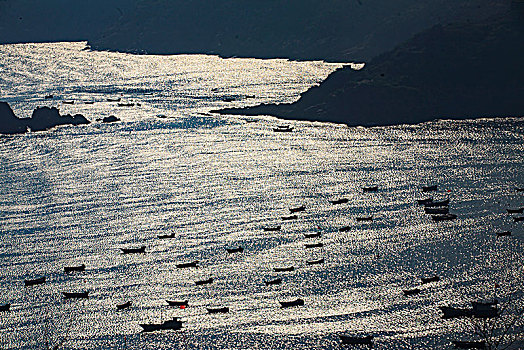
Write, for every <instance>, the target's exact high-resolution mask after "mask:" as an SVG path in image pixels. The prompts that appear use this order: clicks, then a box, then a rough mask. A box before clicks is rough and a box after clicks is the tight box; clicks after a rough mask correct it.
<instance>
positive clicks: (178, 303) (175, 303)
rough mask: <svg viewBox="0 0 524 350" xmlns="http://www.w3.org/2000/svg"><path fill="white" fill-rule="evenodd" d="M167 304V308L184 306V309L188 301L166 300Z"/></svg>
mask: <svg viewBox="0 0 524 350" xmlns="http://www.w3.org/2000/svg"><path fill="white" fill-rule="evenodd" d="M166 302H167V304H168V305H169V306H178V307H180V306H184V307H187V305H188V303H189V300H188V299H186V300H166Z"/></svg>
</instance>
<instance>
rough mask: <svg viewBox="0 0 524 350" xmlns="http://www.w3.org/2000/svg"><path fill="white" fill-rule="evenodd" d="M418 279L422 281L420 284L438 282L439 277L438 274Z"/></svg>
mask: <svg viewBox="0 0 524 350" xmlns="http://www.w3.org/2000/svg"><path fill="white" fill-rule="evenodd" d="M420 281H421V282H422V284H426V283H431V282H438V281H440V277H439V276H432V277H421V278H420Z"/></svg>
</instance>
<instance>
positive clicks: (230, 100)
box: [222, 97, 236, 102]
mask: <svg viewBox="0 0 524 350" xmlns="http://www.w3.org/2000/svg"><path fill="white" fill-rule="evenodd" d="M235 100H236V98H234V97H223V98H222V101H224V102H233V101H235Z"/></svg>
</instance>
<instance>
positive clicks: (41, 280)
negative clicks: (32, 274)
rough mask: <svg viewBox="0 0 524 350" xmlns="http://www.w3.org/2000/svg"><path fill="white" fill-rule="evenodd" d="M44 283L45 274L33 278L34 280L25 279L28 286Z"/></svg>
mask: <svg viewBox="0 0 524 350" xmlns="http://www.w3.org/2000/svg"><path fill="white" fill-rule="evenodd" d="M44 283H45V277H44V276H42V277H39V278H35V279H32V280H24V285H25V286H26V287H30V286H36V285H38V284H44Z"/></svg>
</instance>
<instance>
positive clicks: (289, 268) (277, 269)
mask: <svg viewBox="0 0 524 350" xmlns="http://www.w3.org/2000/svg"><path fill="white" fill-rule="evenodd" d="M273 271H275V272H291V271H295V267H294V266H286V267H274V268H273Z"/></svg>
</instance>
